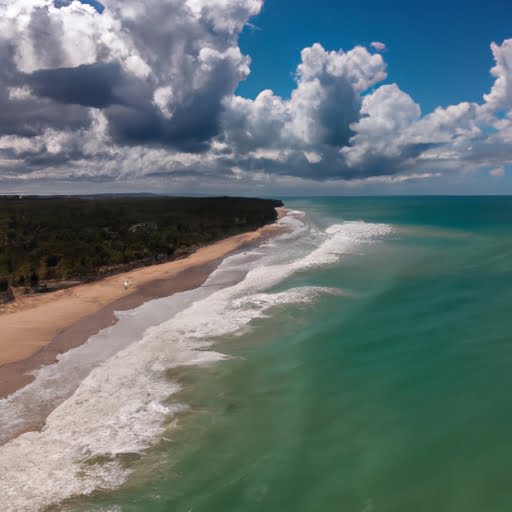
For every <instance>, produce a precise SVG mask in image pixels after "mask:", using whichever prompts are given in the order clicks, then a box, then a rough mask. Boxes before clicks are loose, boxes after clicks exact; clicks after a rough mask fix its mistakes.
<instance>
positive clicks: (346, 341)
mask: <svg viewBox="0 0 512 512" xmlns="http://www.w3.org/2000/svg"><path fill="white" fill-rule="evenodd" d="M286 203H287V206H288V207H290V208H295V209H300V210H303V211H306V212H307V214H308V216H309V217H310V218H311V219H312V220H313V221H314V223H315V224H316V225H318V226H320V227H322V228H326V227H328V226H329V225H331V224H333V223H340V222H342V221H345V220H363V221H366V222H383V223H389V224H392V225H393V226H394V227H395V233H394V234H393V236H391V237H389V238H388V239H386V240H385V241H383V242H382V243H379V244H377V245H375V246H372V247H369V248H365V249H364V250H362V251H358V250H356V251H355V253H354V254H350V255H347V256H345V257H343V258H342V259H341V260H340V261H339V262H338V263H336V264H334V265H329V266H324V267H322V268H316V269H312V270H308V271H304V272H300V273H297V274H295V275H294V276H292V277H290V278H289V279H287V280H286V282H283V283H281V284H280V285H279V287H278V288H276V290H284V289H288V288H290V287H294V286H304V285H315V286H317V285H320V286H330V287H338V288H341V289H343V290H344V291H345V292H347V294H346V295H344V296H322V297H320V298H318V299H316V300H315V301H314V302H313V303H311V304H301V305H292V306H290V305H287V306H278V307H276V308H274V309H273V310H272V311H271V313H270V315H269V317H268V318H266V319H259V320H256V321H254V322H253V323H252V324H251V330H250V332H248V333H246V334H244V335H242V336H238V337H229V338H225V339H222V340H219V343H218V345H217V347H216V350H220V351H222V352H224V353H229V354H231V355H233V356H236V357H235V358H234V359H232V360H229V361H226V362H222V363H219V364H217V365H215V366H211V367H209V368H194V369H186V370H179V371H177V373H175V374H173V375H172V377H173V378H178V380H179V381H180V382H182V384H183V385H184V390H183V391H182V392H181V393H180V394H179V395H177V396H173V398H172V399H173V400H174V401H180V402H184V403H188V404H190V405H191V411H190V412H189V413H187V414H184V415H182V416H181V417H179V418H178V425H179V428H178V429H170V430H169V433H168V436H167V438H166V439H165V440H162V442H161V443H160V444H158V445H157V446H156V447H155V448H153V449H151V450H150V451H149V452H148V453H147V454H145V455H144V456H142V457H141V458H138V459H137V460H129V461H127V464H128V465H130V466H131V467H133V468H135V469H136V471H135V473H134V474H133V476H132V477H131V478H130V479H129V481H128V482H127V483H126V484H125V485H124V486H123V487H122V488H121V489H119V490H117V491H114V492H109V493H97V494H96V495H93V496H92V497H89V498H85V499H81V500H78V501H75V502H72V503H69V504H66V508H65V509H66V510H73V511H85V510H87V511H89V510H103V511H105V510H115V511H118V510H122V511H123V512H134V511H137V512H138V511H148V512H157V511H158V512H160V511H162V512H163V511H173V512H174V511H175V512H189V511H193V512H217V511H218V512H228V511H260V510H265V511H269V512H270V511H292V510H293V511H316V510H323V511H347V512H348V511H350V512H352V511H353V512H374V511H375V512H376V511H378V512H410V511H412V510H414V511H415V512H423V511H425V512H427V511H429V512H430V511H436V512H483V511H492V512H508V511H510V510H512V488H511V486H510V478H511V475H512V442H511V441H510V435H511V431H512V430H511V428H512V393H511V391H510V390H511V388H512V337H511V327H512V320H511V314H510V312H511V307H512V237H511V236H510V235H511V226H512V199H509V198H379V199H365V198H357V199H355V198H354V199H352V198H351V199H345V198H340V199H307V200H305V199H304V200H301V199H295V200H293V201H292V200H290V201H287V202H286Z"/></svg>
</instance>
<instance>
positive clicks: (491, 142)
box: [0, 0, 512, 195]
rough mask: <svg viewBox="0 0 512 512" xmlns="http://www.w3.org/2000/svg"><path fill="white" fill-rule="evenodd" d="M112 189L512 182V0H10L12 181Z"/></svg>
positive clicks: (0, 53) (5, 90)
mask: <svg viewBox="0 0 512 512" xmlns="http://www.w3.org/2000/svg"><path fill="white" fill-rule="evenodd" d="M376 42H380V43H383V44H384V45H385V48H383V47H379V45H376V44H375V43H376ZM98 190H100V191H101V190H103V191H107V190H108V191H111V192H115V191H116V190H118V191H125V192H126V191H129V190H134V191H141V190H142V191H157V192H162V191H165V192H171V193H180V194H183V193H188V192H194V193H205V194H210V193H214V194H218V193H228V194H230V193H233V194H250V195H268V194H276V193H277V194H280V195H284V194H323V193H329V194H366V193H371V194H392V193H415V194H416V193H451V194H457V193H460V194H463V193H464V194H466V193H484V192H485V193H512V1H511V0H507V1H504V0H487V1H486V2H483V0H479V1H478V2H477V1H474V0H444V1H441V0H430V1H426V0H422V1H418V0H409V1H404V0H388V1H386V2H383V1H377V0H366V1H364V2H334V1H327V0H315V1H311V0H294V1H291V0H265V1H264V0H145V1H144V2H141V1H140V0H101V3H100V2H99V1H98V0H83V1H82V2H81V1H79V0H74V1H71V0H53V1H49V0H30V1H27V0H10V1H9V2H0V192H23V191H30V192H31V193H35V192H41V193H43V192H44V193H51V192H57V191H58V192H71V193H72V192H74V191H80V192H84V191H91V192H92V191H98Z"/></svg>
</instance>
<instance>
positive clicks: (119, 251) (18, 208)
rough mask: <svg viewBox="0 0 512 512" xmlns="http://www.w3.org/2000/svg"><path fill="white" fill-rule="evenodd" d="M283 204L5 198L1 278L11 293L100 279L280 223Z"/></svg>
mask: <svg viewBox="0 0 512 512" xmlns="http://www.w3.org/2000/svg"><path fill="white" fill-rule="evenodd" d="M281 204H282V203H281V202H280V201H274V200H264V199H247V198H228V197H219V198H170V197H96V198H77V197H53V198H38V197H3V198H0V278H4V281H2V282H3V283H4V286H5V278H7V279H8V282H9V284H10V285H11V286H23V287H32V288H34V287H37V286H38V285H40V284H41V283H44V282H45V281H50V280H66V279H94V278H96V277H99V276H101V275H103V274H105V273H108V272H110V271H113V270H118V269H119V270H121V269H123V267H125V266H126V265H128V264H132V263H137V262H140V263H141V264H143V263H146V264H149V263H152V262H156V261H165V260H169V259H173V258H176V257H179V256H182V255H184V254H187V253H189V252H191V251H192V250H194V248H196V247H198V246H201V245H204V244H207V243H210V242H212V241H214V240H218V239H221V238H224V237H227V236H230V235H233V234H237V233H241V232H243V231H247V230H251V229H255V228H257V227H260V226H263V225H264V224H267V223H270V222H272V221H274V220H275V219H276V211H275V207H276V206H279V205H281Z"/></svg>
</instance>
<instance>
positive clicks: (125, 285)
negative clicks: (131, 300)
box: [123, 281, 130, 290]
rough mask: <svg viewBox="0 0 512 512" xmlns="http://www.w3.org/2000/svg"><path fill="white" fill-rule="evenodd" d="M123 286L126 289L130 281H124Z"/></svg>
mask: <svg viewBox="0 0 512 512" xmlns="http://www.w3.org/2000/svg"><path fill="white" fill-rule="evenodd" d="M123 286H124V289H125V290H128V286H130V283H129V282H128V281H125V282H124V284H123Z"/></svg>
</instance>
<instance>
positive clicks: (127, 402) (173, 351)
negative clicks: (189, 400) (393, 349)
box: [0, 217, 391, 512]
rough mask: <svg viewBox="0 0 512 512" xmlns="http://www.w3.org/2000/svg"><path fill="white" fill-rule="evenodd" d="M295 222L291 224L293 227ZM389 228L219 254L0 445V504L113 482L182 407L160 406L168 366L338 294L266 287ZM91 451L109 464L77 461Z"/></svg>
mask: <svg viewBox="0 0 512 512" xmlns="http://www.w3.org/2000/svg"><path fill="white" fill-rule="evenodd" d="M285 219H286V217H285ZM296 220H297V219H296V218H294V219H293V221H296ZM303 226H304V223H302V222H301V223H300V225H297V229H300V230H303ZM390 232H391V227H390V226H385V225H379V224H365V223H363V222H359V223H344V224H339V225H335V226H331V227H330V228H328V229H327V230H326V231H325V232H320V231H316V230H311V229H310V230H308V233H309V236H308V237H302V238H300V239H297V238H293V236H292V237H288V238H284V239H282V245H280V246H278V247H277V248H272V247H267V248H264V249H263V248H260V250H258V251H255V252H249V253H247V254H245V256H244V255H243V254H242V255H236V256H232V257H231V258H227V259H226V260H225V261H224V262H223V264H221V266H220V267H219V269H218V270H217V271H216V272H214V273H213V275H212V276H211V277H210V279H209V280H208V281H207V283H206V288H208V289H209V290H211V292H209V293H208V294H205V295H203V296H198V297H197V300H195V301H194V302H192V303H190V304H189V305H188V307H186V308H185V309H182V310H179V311H177V312H175V314H174V315H173V316H172V318H170V319H169V320H167V321H165V322H163V323H161V324H160V325H157V326H153V327H150V328H148V329H147V330H146V331H145V333H144V335H143V336H142V337H141V339H140V340H139V341H136V342H133V343H131V344H130V345H129V346H127V347H126V348H124V349H122V350H121V351H119V352H117V353H116V354H114V355H112V357H110V358H109V359H108V360H106V361H104V362H102V363H101V364H100V365H99V366H97V367H96V368H95V369H93V370H92V371H90V373H89V374H88V375H87V376H86V377H85V378H84V380H83V382H82V383H81V384H80V385H79V387H78V388H77V389H76V391H75V392H74V393H73V394H72V396H70V397H69V398H67V400H65V401H64V402H63V403H62V404H61V405H60V406H59V407H57V408H56V409H55V410H54V411H53V412H52V413H51V414H50V416H49V417H48V418H47V421H46V425H45V427H44V429H43V430H42V431H41V432H30V433H27V434H24V435H22V436H20V437H18V438H17V439H15V440H13V441H11V442H9V443H7V444H5V445H4V446H1V447H0V474H1V475H2V477H1V479H0V496H2V499H3V505H2V510H4V511H6V512H22V511H38V510H41V509H44V508H45V507H48V506H50V505H51V504H54V503H56V502H59V501H62V500H63V499H65V498H68V497H70V496H75V495H79V494H87V493H90V492H92V491H93V490H94V489H98V488H103V489H109V488H112V487H115V486H118V485H120V484H121V483H122V482H123V481H125V479H126V478H127V477H128V475H129V472H128V471H127V470H126V468H124V467H123V466H122V465H120V463H119V461H118V456H119V455H122V454H128V453H141V452H142V451H143V450H145V449H146V448H147V447H148V446H150V445H151V444H152V443H154V442H155V441H156V440H158V439H159V438H160V436H161V435H162V432H163V431H164V429H165V428H166V425H167V424H168V421H169V418H170V417H172V416H173V415H174V414H175V413H176V412H179V411H181V410H183V409H184V408H185V406H184V405H181V404H178V403H172V402H169V397H171V396H172V395H173V394H175V393H176V392H178V391H179V390H180V385H179V384H178V383H176V382H170V381H169V380H168V378H166V371H167V370H168V369H169V368H173V367H177V366H187V365H205V364H213V363H215V362H217V361H220V360H222V359H225V358H226V356H225V355H223V354H221V353H219V352H216V351H214V350H212V349H211V346H212V344H213V342H214V340H215V339H216V338H217V337H219V336H225V335H227V334H237V333H240V332H241V331H242V330H243V329H244V328H245V327H247V326H248V325H249V323H250V322H251V321H252V320H253V319H255V318H258V317H262V316H264V315H265V314H267V313H268V311H269V310H270V309H271V308H273V307H276V306H283V305H290V304H299V303H307V302H311V301H313V300H315V299H316V298H317V297H319V296H320V295H325V294H339V293H341V292H340V290H337V289H332V288H325V287H301V288H292V289H288V290H285V291H280V292H276V293H272V292H270V291H269V290H270V289H271V288H272V287H273V286H275V285H277V284H280V283H283V281H284V280H285V279H286V278H288V277H290V276H291V275H293V274H294V273H296V272H300V271H303V270H307V269H310V268H312V267H316V266H322V265H326V264H331V263H333V262H334V261H337V260H338V259H339V258H340V257H341V255H342V254H345V253H347V252H352V251H354V250H355V249H356V248H357V249H360V248H361V247H362V246H363V245H364V244H368V243H373V242H374V241H376V240H378V239H379V238H381V237H382V236H385V235H387V234H389V233H390ZM294 236H296V234H295V235H294ZM312 248H313V250H311V249H312ZM260 251H261V252H260ZM233 269H238V271H243V272H242V274H243V277H242V278H241V280H240V281H239V282H237V283H236V284H233V285H231V286H227V287H224V288H221V289H218V288H216V287H215V286H220V284H219V283H221V282H222V279H224V278H225V277H226V273H229V272H230V271H233ZM212 285H214V287H213V288H212ZM127 317H129V315H127ZM98 456H102V457H108V458H109V462H108V463H100V462H97V463H93V464H91V463H87V461H91V459H92V460H93V461H94V459H95V458H96V457H98Z"/></svg>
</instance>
